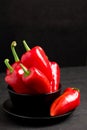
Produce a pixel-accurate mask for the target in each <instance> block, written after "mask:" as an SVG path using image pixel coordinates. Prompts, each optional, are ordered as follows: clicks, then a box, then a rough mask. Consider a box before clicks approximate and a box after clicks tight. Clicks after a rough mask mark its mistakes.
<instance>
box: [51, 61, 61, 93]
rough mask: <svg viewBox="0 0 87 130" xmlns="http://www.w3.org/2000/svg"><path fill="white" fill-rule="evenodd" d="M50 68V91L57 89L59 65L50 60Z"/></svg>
mask: <svg viewBox="0 0 87 130" xmlns="http://www.w3.org/2000/svg"><path fill="white" fill-rule="evenodd" d="M50 66H51V70H52V79H53V84H52V92H55V91H57V90H58V89H59V85H60V67H59V65H58V64H57V63H56V62H50Z"/></svg>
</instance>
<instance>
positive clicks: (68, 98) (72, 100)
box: [50, 88, 80, 116]
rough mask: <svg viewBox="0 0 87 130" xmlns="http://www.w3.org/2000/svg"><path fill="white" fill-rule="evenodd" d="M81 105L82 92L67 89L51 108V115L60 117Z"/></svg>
mask: <svg viewBox="0 0 87 130" xmlns="http://www.w3.org/2000/svg"><path fill="white" fill-rule="evenodd" d="M79 104H80V91H79V90H78V89H76V88H67V89H66V90H65V91H64V93H63V94H62V95H61V96H60V97H58V98H57V99H56V100H55V101H54V102H53V103H52V104H51V107H50V115H51V116H58V115H62V114H65V113H67V112H69V111H71V110H73V109H75V108H76V107H77V106H79Z"/></svg>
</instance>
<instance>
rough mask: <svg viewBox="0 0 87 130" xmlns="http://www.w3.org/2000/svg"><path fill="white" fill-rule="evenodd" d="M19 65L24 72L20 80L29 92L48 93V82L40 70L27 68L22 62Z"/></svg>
mask: <svg viewBox="0 0 87 130" xmlns="http://www.w3.org/2000/svg"><path fill="white" fill-rule="evenodd" d="M20 65H21V67H22V69H23V70H24V72H25V73H24V75H23V76H22V80H23V82H24V84H25V86H27V88H28V89H30V92H31V93H30V94H43V93H50V82H49V80H48V79H47V77H46V76H45V75H44V74H43V73H42V72H41V71H40V70H38V69H37V68H35V67H31V68H29V69H27V68H26V67H25V66H24V65H23V64H20Z"/></svg>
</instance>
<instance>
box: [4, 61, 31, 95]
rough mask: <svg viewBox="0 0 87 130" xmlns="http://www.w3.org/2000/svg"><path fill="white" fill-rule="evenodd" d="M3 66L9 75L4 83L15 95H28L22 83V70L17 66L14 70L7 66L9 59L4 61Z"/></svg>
mask: <svg viewBox="0 0 87 130" xmlns="http://www.w3.org/2000/svg"><path fill="white" fill-rule="evenodd" d="M4 62H5V64H6V66H7V68H8V69H9V73H7V74H6V76H5V81H6V83H7V84H8V85H9V86H10V87H11V88H12V89H13V90H14V91H15V92H17V93H29V92H28V90H27V88H26V87H25V85H24V83H23V81H22V75H23V73H24V71H23V69H22V68H21V67H20V68H19V67H18V66H16V67H15V69H14V68H13V67H12V66H11V65H10V64H9V59H5V61H4Z"/></svg>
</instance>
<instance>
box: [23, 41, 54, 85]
mask: <svg viewBox="0 0 87 130" xmlns="http://www.w3.org/2000/svg"><path fill="white" fill-rule="evenodd" d="M23 43H24V46H25V48H26V50H27V52H26V53H24V54H23V55H22V57H21V62H22V63H23V65H25V66H26V67H27V68H30V67H32V66H34V67H36V68H37V69H39V70H40V71H42V72H43V73H44V74H45V75H46V76H47V78H48V79H49V81H50V83H51V81H52V71H51V67H50V63H49V60H48V58H47V56H46V54H45V52H44V50H43V49H42V48H41V47H40V46H35V47H34V48H32V49H31V50H30V49H29V47H28V45H27V44H26V42H25V41H23Z"/></svg>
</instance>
